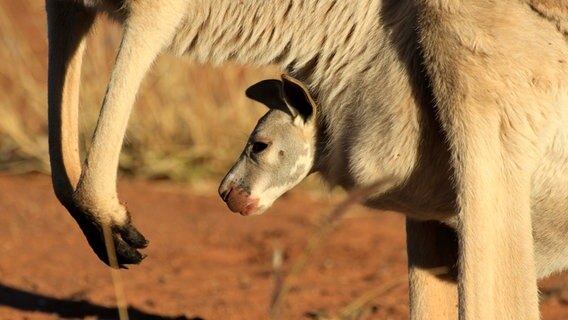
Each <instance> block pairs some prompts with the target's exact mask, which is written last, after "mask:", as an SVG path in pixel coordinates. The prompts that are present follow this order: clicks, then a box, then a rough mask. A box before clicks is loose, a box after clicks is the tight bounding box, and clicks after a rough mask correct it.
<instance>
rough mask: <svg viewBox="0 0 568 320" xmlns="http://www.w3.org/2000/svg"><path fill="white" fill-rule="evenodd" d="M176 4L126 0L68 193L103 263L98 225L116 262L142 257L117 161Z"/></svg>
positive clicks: (175, 18)
mask: <svg viewBox="0 0 568 320" xmlns="http://www.w3.org/2000/svg"><path fill="white" fill-rule="evenodd" d="M181 5H183V1H170V2H168V5H164V4H163V3H162V2H159V3H158V4H157V3H156V2H155V1H154V2H149V1H137V2H131V5H130V7H129V12H128V18H127V19H126V21H125V22H124V30H123V38H122V42H121V44H120V48H119V52H118V55H117V59H116V62H115V66H114V69H113V71H112V75H111V79H110V82H109V85H108V88H107V91H106V94H105V98H104V101H103V105H102V108H101V112H100V115H99V119H98V122H97V126H96V129H95V133H94V136H93V139H92V144H91V147H90V150H89V151H88V154H87V159H86V162H85V164H84V167H83V172H82V175H81V177H80V179H79V182H78V184H77V189H76V190H75V192H74V194H73V203H74V208H72V210H71V211H72V212H75V214H74V215H75V216H76V217H80V219H82V221H80V222H79V224H80V226H81V228H82V230H83V232H84V233H85V235H86V236H87V239H88V241H89V243H90V245H91V247H92V248H93V250H94V251H95V253H96V254H97V255H98V257H99V258H100V259H101V260H103V261H104V262H106V263H108V261H109V260H108V257H107V252H106V248H105V245H104V244H105V242H104V237H103V227H108V228H109V229H110V231H111V233H112V238H113V242H114V245H115V248H116V254H117V260H118V264H119V265H120V266H123V265H124V264H129V263H139V262H140V261H141V260H142V259H143V258H144V256H143V255H142V254H140V252H138V251H137V249H139V248H143V247H145V246H146V245H147V241H146V239H144V237H143V236H142V235H141V234H140V233H139V232H138V231H137V230H136V228H134V226H133V225H132V224H131V220H130V215H129V214H128V212H127V210H126V208H125V207H124V206H122V205H121V204H120V203H119V200H118V196H117V192H116V175H117V167H118V159H119V153H120V149H121V146H122V140H123V137H124V134H125V131H126V126H127V123H128V118H129V115H130V111H131V109H132V105H133V103H134V99H135V95H136V92H137V90H138V87H139V85H140V83H141V81H142V78H143V77H144V75H145V73H146V71H147V70H148V68H149V67H150V65H151V64H152V63H153V61H154V60H155V58H156V56H157V55H158V54H159V53H160V52H161V51H162V50H163V49H164V48H165V47H166V46H167V45H168V44H169V42H170V41H171V39H172V37H173V35H174V31H175V29H176V27H177V25H178V23H179V21H180V20H181V18H182V14H183V13H184V12H185V10H184V8H182V7H180V6H181Z"/></svg>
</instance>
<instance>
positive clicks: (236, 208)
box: [219, 184, 258, 216]
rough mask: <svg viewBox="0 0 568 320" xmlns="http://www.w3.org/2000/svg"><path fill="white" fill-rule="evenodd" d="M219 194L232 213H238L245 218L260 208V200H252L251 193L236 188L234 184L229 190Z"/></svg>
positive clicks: (221, 191)
mask: <svg viewBox="0 0 568 320" xmlns="http://www.w3.org/2000/svg"><path fill="white" fill-rule="evenodd" d="M219 194H220V195H221V198H223V200H224V201H225V202H226V203H227V206H228V207H229V209H230V210H231V211H233V212H238V213H240V214H241V215H243V216H248V215H249V214H251V213H252V212H254V211H255V210H256V208H257V206H258V199H253V198H251V197H250V194H249V193H247V192H245V191H243V190H240V189H239V188H236V187H234V186H233V185H232V184H231V185H230V186H229V187H228V188H227V189H225V190H220V192H219Z"/></svg>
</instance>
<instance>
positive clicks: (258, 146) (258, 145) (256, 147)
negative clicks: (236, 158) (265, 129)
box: [252, 141, 268, 153]
mask: <svg viewBox="0 0 568 320" xmlns="http://www.w3.org/2000/svg"><path fill="white" fill-rule="evenodd" d="M267 147H268V144H267V143H264V142H260V141H255V142H253V143H252V152H253V153H261V152H262V151H264V149H266V148H267Z"/></svg>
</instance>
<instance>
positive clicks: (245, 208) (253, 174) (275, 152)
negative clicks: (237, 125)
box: [219, 75, 316, 215]
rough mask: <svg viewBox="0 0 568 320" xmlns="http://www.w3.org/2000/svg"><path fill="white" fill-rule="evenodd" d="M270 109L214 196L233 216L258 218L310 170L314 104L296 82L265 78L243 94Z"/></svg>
mask: <svg viewBox="0 0 568 320" xmlns="http://www.w3.org/2000/svg"><path fill="white" fill-rule="evenodd" d="M246 94H247V96H248V97H249V98H251V99H253V100H256V101H258V102H261V103H262V104H264V105H266V106H267V107H268V109H269V111H268V112H267V113H266V114H265V115H264V116H263V117H262V118H261V119H260V120H259V121H258V123H257V125H256V127H255V128H254V131H253V132H252V134H251V135H250V137H249V140H248V143H247V145H246V146H245V149H244V150H243V152H242V153H241V155H240V157H239V158H238V159H237V161H236V162H235V164H234V165H233V167H232V168H231V170H230V171H229V172H228V173H227V175H226V176H225V178H224V179H223V181H222V182H221V185H220V187H219V194H220V195H221V197H222V198H223V200H224V201H225V202H226V203H227V205H228V206H229V209H231V211H233V212H239V213H240V214H241V215H253V214H261V213H263V212H264V211H265V210H266V209H268V208H269V207H270V206H271V205H272V203H273V202H274V201H275V200H276V199H277V198H278V197H280V196H281V195H282V194H283V193H284V192H286V191H288V190H290V189H292V187H294V186H295V185H297V184H298V183H300V181H302V180H303V179H304V178H305V177H306V176H307V175H308V174H309V173H310V171H311V169H312V167H313V163H314V156H315V144H316V120H315V118H316V117H315V116H316V105H315V103H314V101H313V99H312V97H311V96H310V94H309V92H308V90H307V88H306V87H305V86H304V85H303V84H302V83H301V82H300V81H298V80H296V79H294V78H292V77H290V76H287V75H282V80H264V81H261V82H258V83H256V84H254V85H252V86H251V87H249V88H248V89H247V91H246Z"/></svg>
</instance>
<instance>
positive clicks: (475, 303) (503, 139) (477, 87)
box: [419, 0, 568, 319]
mask: <svg viewBox="0 0 568 320" xmlns="http://www.w3.org/2000/svg"><path fill="white" fill-rule="evenodd" d="M419 3H420V6H419V12H420V13H419V15H420V18H419V33H420V35H419V37H420V43H421V46H422V52H423V54H424V61H425V66H426V70H427V73H428V76H429V77H430V80H431V83H432V88H433V92H434V96H435V98H436V101H437V104H438V115H439V117H440V121H441V123H442V126H443V128H444V129H445V131H446V133H447V137H448V139H449V143H450V148H451V152H452V161H453V165H454V168H455V172H456V177H455V181H456V189H457V193H458V204H459V208H460V211H459V215H458V224H459V226H458V237H459V284H458V288H459V302H460V319H539V311H538V293H537V286H536V274H535V263H534V249H533V238H532V226H531V212H530V183H531V175H532V172H533V170H534V169H535V167H536V164H537V163H538V159H539V157H541V155H542V152H543V146H544V145H546V144H547V143H548V141H550V139H551V135H550V132H551V130H555V129H554V128H555V127H557V126H558V125H559V123H558V121H557V119H559V118H560V116H559V112H560V111H559V109H560V108H559V106H560V101H561V99H566V94H567V93H568V90H567V89H568V83H567V80H568V70H567V68H566V66H564V65H563V64H562V63H561V61H564V59H565V57H566V56H567V53H568V50H567V48H566V44H565V42H564V40H563V39H562V35H561V34H560V33H559V32H557V30H556V29H555V27H554V26H553V25H552V24H550V23H548V22H547V21H545V20H544V19H543V18H541V17H539V16H538V15H537V14H535V13H534V12H531V11H530V9H529V8H528V6H526V5H524V4H522V3H520V2H517V1H473V2H470V1H453V2H452V1H448V2H443V1H437V0H422V1H419ZM563 57H564V58H563Z"/></svg>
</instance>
